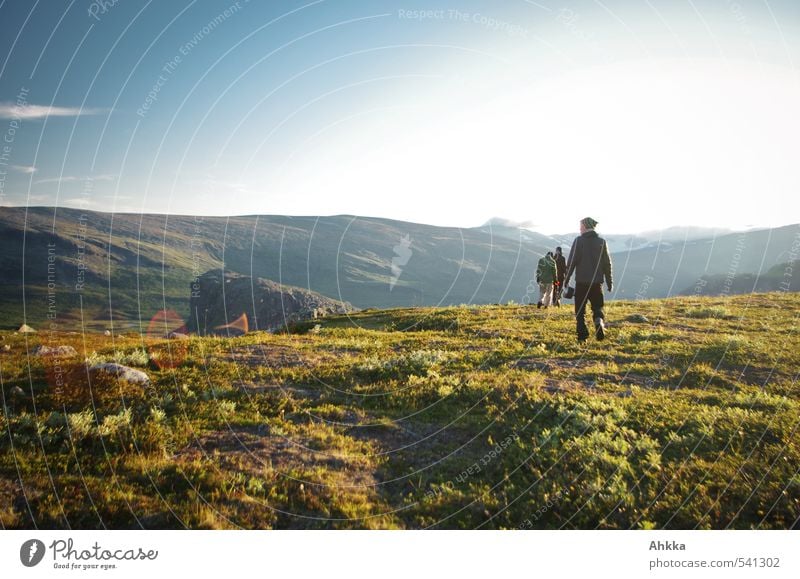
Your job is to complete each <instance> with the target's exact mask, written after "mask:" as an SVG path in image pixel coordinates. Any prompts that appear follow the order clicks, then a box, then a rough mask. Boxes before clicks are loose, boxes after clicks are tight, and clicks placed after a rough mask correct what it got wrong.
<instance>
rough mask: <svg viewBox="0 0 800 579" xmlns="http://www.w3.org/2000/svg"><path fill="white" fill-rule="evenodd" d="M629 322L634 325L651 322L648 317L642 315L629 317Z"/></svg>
mask: <svg viewBox="0 0 800 579" xmlns="http://www.w3.org/2000/svg"><path fill="white" fill-rule="evenodd" d="M627 321H628V322H631V323H633V324H649V323H650V320H648V319H647V316H644V315H642V314H633V315H631V316H628V317H627Z"/></svg>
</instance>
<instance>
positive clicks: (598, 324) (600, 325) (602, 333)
mask: <svg viewBox="0 0 800 579" xmlns="http://www.w3.org/2000/svg"><path fill="white" fill-rule="evenodd" d="M594 336H595V338H597V340H598V341H600V342H602V341H603V340H604V339H605V337H606V324H605V322H604V321H603V318H595V319H594Z"/></svg>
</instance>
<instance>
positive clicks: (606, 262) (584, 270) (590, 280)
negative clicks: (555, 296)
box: [566, 217, 613, 342]
mask: <svg viewBox="0 0 800 579" xmlns="http://www.w3.org/2000/svg"><path fill="white" fill-rule="evenodd" d="M596 226H597V221H595V220H594V219H592V218H591V217H585V218H583V219H581V223H580V231H581V234H580V236H578V237H576V238H575V241H574V242H573V243H572V248H571V249H570V251H569V259H568V260H567V275H566V284H567V285H569V280H570V277H572V274H573V273H575V318H576V321H577V330H578V341H579V342H584V341H585V340H586V339H587V338H588V337H589V330H588V328H587V327H586V320H585V313H586V302H587V301H589V303H591V306H592V318H593V319H594V330H595V337H596V338H597V339H598V340H602V339H604V338H605V336H606V326H605V313H604V312H603V288H602V285H603V280H605V283H606V287H607V288H608V291H609V292H610V291H611V288H612V287H613V286H612V281H611V257H609V255H608V245H607V244H606V240H605V239H603V238H602V237H600V236H599V235H597V232H596V231H595V230H594V228H595V227H596ZM569 293H570V290H569V289H568V290H567V296H569Z"/></svg>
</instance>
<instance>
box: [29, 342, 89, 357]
mask: <svg viewBox="0 0 800 579" xmlns="http://www.w3.org/2000/svg"><path fill="white" fill-rule="evenodd" d="M33 354H34V355H35V356H60V357H64V358H66V357H69V356H77V355H78V352H77V351H76V350H75V348H73V347H72V346H45V345H41V346H36V348H35V349H34V350H33Z"/></svg>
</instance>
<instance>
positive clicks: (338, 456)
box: [0, 293, 800, 529]
mask: <svg viewBox="0 0 800 579" xmlns="http://www.w3.org/2000/svg"><path fill="white" fill-rule="evenodd" d="M607 315H608V320H609V332H608V337H607V339H606V341H604V342H596V341H594V340H593V339H590V340H589V342H588V343H586V344H582V345H579V344H578V343H576V340H575V337H574V318H573V316H572V315H571V304H568V305H567V306H566V307H562V308H560V309H553V308H550V309H547V310H537V309H536V308H535V307H531V306H529V305H517V304H504V305H486V306H471V305H470V306H458V307H446V308H407V309H390V310H365V311H361V312H358V313H356V314H351V315H349V316H339V317H329V318H324V319H320V320H314V321H313V322H307V323H302V324H296V325H293V326H291V327H289V328H286V331H284V332H278V333H266V332H254V333H249V334H246V335H243V336H239V337H196V336H192V337H190V338H188V339H182V340H165V339H160V338H159V339H156V338H152V337H148V336H142V335H140V334H134V333H130V334H125V335H114V336H104V335H102V334H100V333H86V334H81V333H68V332H61V333H49V332H44V331H42V332H39V333H36V334H17V333H14V332H4V333H3V334H2V336H1V337H2V342H0V343H2V347H1V348H0V379H1V381H2V400H1V401H0V402H2V404H3V412H2V414H0V523H2V526H3V528H10V529H13V528H34V527H37V528H53V529H63V528H73V529H74V528H91V529H94V528H114V529H120V528H139V527H144V528H184V527H188V528H213V529H219V528H248V529H250V528H400V529H410V528H459V529H461V528H484V529H514V528H547V529H556V528H563V529H576V528H577V529H587V528H588V529H594V528H603V529H612V528H613V529H628V528H634V529H652V528H658V529H663V528H702V529H722V528H737V529H739V528H778V529H786V528H792V527H797V526H798V525H799V523H798V516H800V472H799V469H800V443H799V442H798V433H797V429H798V425H799V424H800V387H798V384H797V369H798V366H799V364H798V362H800V340H799V339H798V334H797V328H798V316H799V315H800V295H797V294H791V293H769V294H750V295H741V296H733V297H717V298H697V297H685V298H672V299H664V300H652V301H630V302H613V303H610V304H609V305H608V312H607ZM40 344H47V345H70V346H73V347H74V349H75V351H76V353H75V355H69V353H67V354H64V355H63V356H60V357H58V356H42V355H36V354H34V350H35V348H36V346H38V345H40ZM101 362H118V363H121V364H125V365H127V366H131V367H134V368H138V369H140V370H142V371H144V372H146V373H147V375H148V376H149V377H150V383H149V384H146V383H144V384H143V383H137V382H130V381H126V380H123V379H120V378H119V377H118V376H115V375H113V374H103V373H102V372H100V373H90V372H88V368H89V367H91V366H92V365H95V364H97V363H101ZM90 378H91V379H90Z"/></svg>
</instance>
